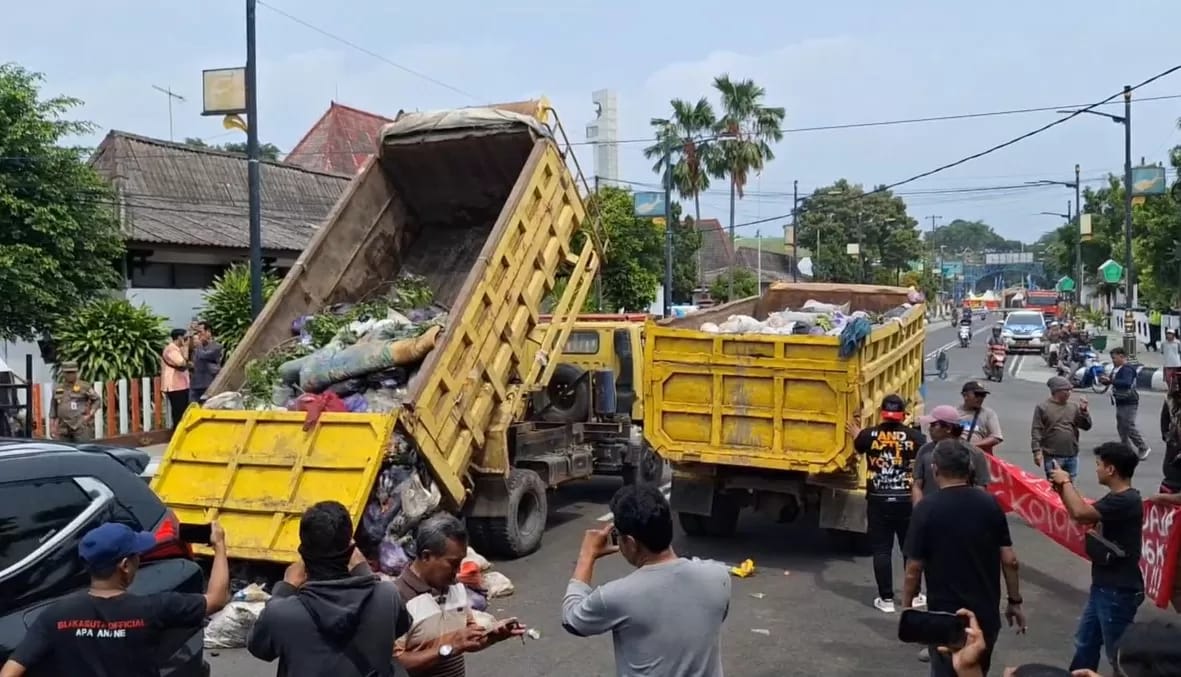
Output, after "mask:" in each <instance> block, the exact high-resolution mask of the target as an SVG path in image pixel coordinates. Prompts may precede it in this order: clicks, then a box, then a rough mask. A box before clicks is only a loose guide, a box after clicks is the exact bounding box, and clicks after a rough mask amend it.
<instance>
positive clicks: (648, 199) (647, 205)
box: [633, 192, 664, 219]
mask: <svg viewBox="0 0 1181 677" xmlns="http://www.w3.org/2000/svg"><path fill="white" fill-rule="evenodd" d="M633 200H634V201H635V209H636V211H635V214H636V216H638V217H639V218H641V219H651V218H655V217H658V216H659V217H661V218H664V193H663V192H660V193H657V192H651V193H634V194H633Z"/></svg>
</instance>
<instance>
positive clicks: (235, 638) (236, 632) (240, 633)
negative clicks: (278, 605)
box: [205, 602, 266, 649]
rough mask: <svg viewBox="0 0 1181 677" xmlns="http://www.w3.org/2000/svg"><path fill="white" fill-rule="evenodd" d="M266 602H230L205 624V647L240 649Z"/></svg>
mask: <svg viewBox="0 0 1181 677" xmlns="http://www.w3.org/2000/svg"><path fill="white" fill-rule="evenodd" d="M265 606H266V602H230V603H229V604H228V605H226V608H224V609H222V610H221V611H219V612H217V613H215V614H213V617H212V618H210V619H209V624H208V625H206V626H205V648H206V649H241V648H242V647H244V646H246V639H247V637H249V636H250V629H251V628H253V627H254V624H255V622H256V621H258V617H259V615H261V614H262V610H263V607H265Z"/></svg>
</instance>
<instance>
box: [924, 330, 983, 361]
mask: <svg viewBox="0 0 1181 677" xmlns="http://www.w3.org/2000/svg"><path fill="white" fill-rule="evenodd" d="M989 329H992V327H984V328H982V329H978V330H976V331H974V332H972V338H976V337H977V336H979V335H981V334H983V333H984V332H986V331H988V330H989ZM959 344H960V338H959V333H958V332H957V333H956V338H955V340H954V341H951V342H949V343H946V344H944V345H942V346H939V347H938V348H936V349H935V350H932V351H931V352H929V353H927V355H926V357H924V358H923V361H924V362H930V361H931V360H933V359H935V356H936V355H938V354H939V353H940V352H941V351H945V350H948V349H950V348H954V347H956V346H958V345H959ZM970 347H971V346H969V348H970Z"/></svg>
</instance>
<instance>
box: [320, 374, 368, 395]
mask: <svg viewBox="0 0 1181 677" xmlns="http://www.w3.org/2000/svg"><path fill="white" fill-rule="evenodd" d="M368 385H369V384H368V383H366V381H365V379H363V378H349V379H345V380H343V381H337V382H336V383H333V384H332V385H330V386H328V392H330V393H336V395H337V397H341V398H344V397H348V396H349V395H356V394H357V393H359V392H362V391H364V390H365V388H366V386H368Z"/></svg>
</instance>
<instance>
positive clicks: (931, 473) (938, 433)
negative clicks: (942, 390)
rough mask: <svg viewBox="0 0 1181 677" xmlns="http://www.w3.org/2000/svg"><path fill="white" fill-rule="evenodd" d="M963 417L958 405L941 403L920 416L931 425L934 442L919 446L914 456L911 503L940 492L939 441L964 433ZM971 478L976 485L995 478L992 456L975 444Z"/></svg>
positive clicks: (929, 434) (924, 423) (930, 432)
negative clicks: (937, 473)
mask: <svg viewBox="0 0 1181 677" xmlns="http://www.w3.org/2000/svg"><path fill="white" fill-rule="evenodd" d="M960 416H961V414H960V412H959V411H957V410H956V408H955V407H953V406H950V405H947V404H941V405H939V406H938V407H935V408H934V409H932V410H931V413H930V414H927V415H926V416H920V417H919V423H922V424H923V425H925V426H927V435H928V437H930V438H931V441H930V442H928V443H926V444H924V445H923V446H922V448H921V449H919V453H918V454H917V455H916V456H915V459H914V472H913V474H912V476H913V477H914V481H913V482H912V483H911V485H910V486H911V488H910V496H911V502H913V503H916V504H917V503H918V502H919V501H920V500H922V499H924V498H926V497H928V496H930V495H931V494H933V493H935V492H936V491H939V485H938V484H937V483H936V482H935V470H934V467H933V463H934V453H935V444H936V443H938V442H939V441H941V440H948V439H951V440H955V439H959V438H960V437H962V436H963V434H964V429H963V425H962V423H961V419H960ZM971 481H972V484H973V485H974V486H978V487H986V486H988V483H989V482H991V481H992V474H991V473H990V472H989V470H988V458H987V457H986V456H985V455H984V452H982V451H980V450H979V449H977V448H975V447H973V448H972V477H971Z"/></svg>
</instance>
